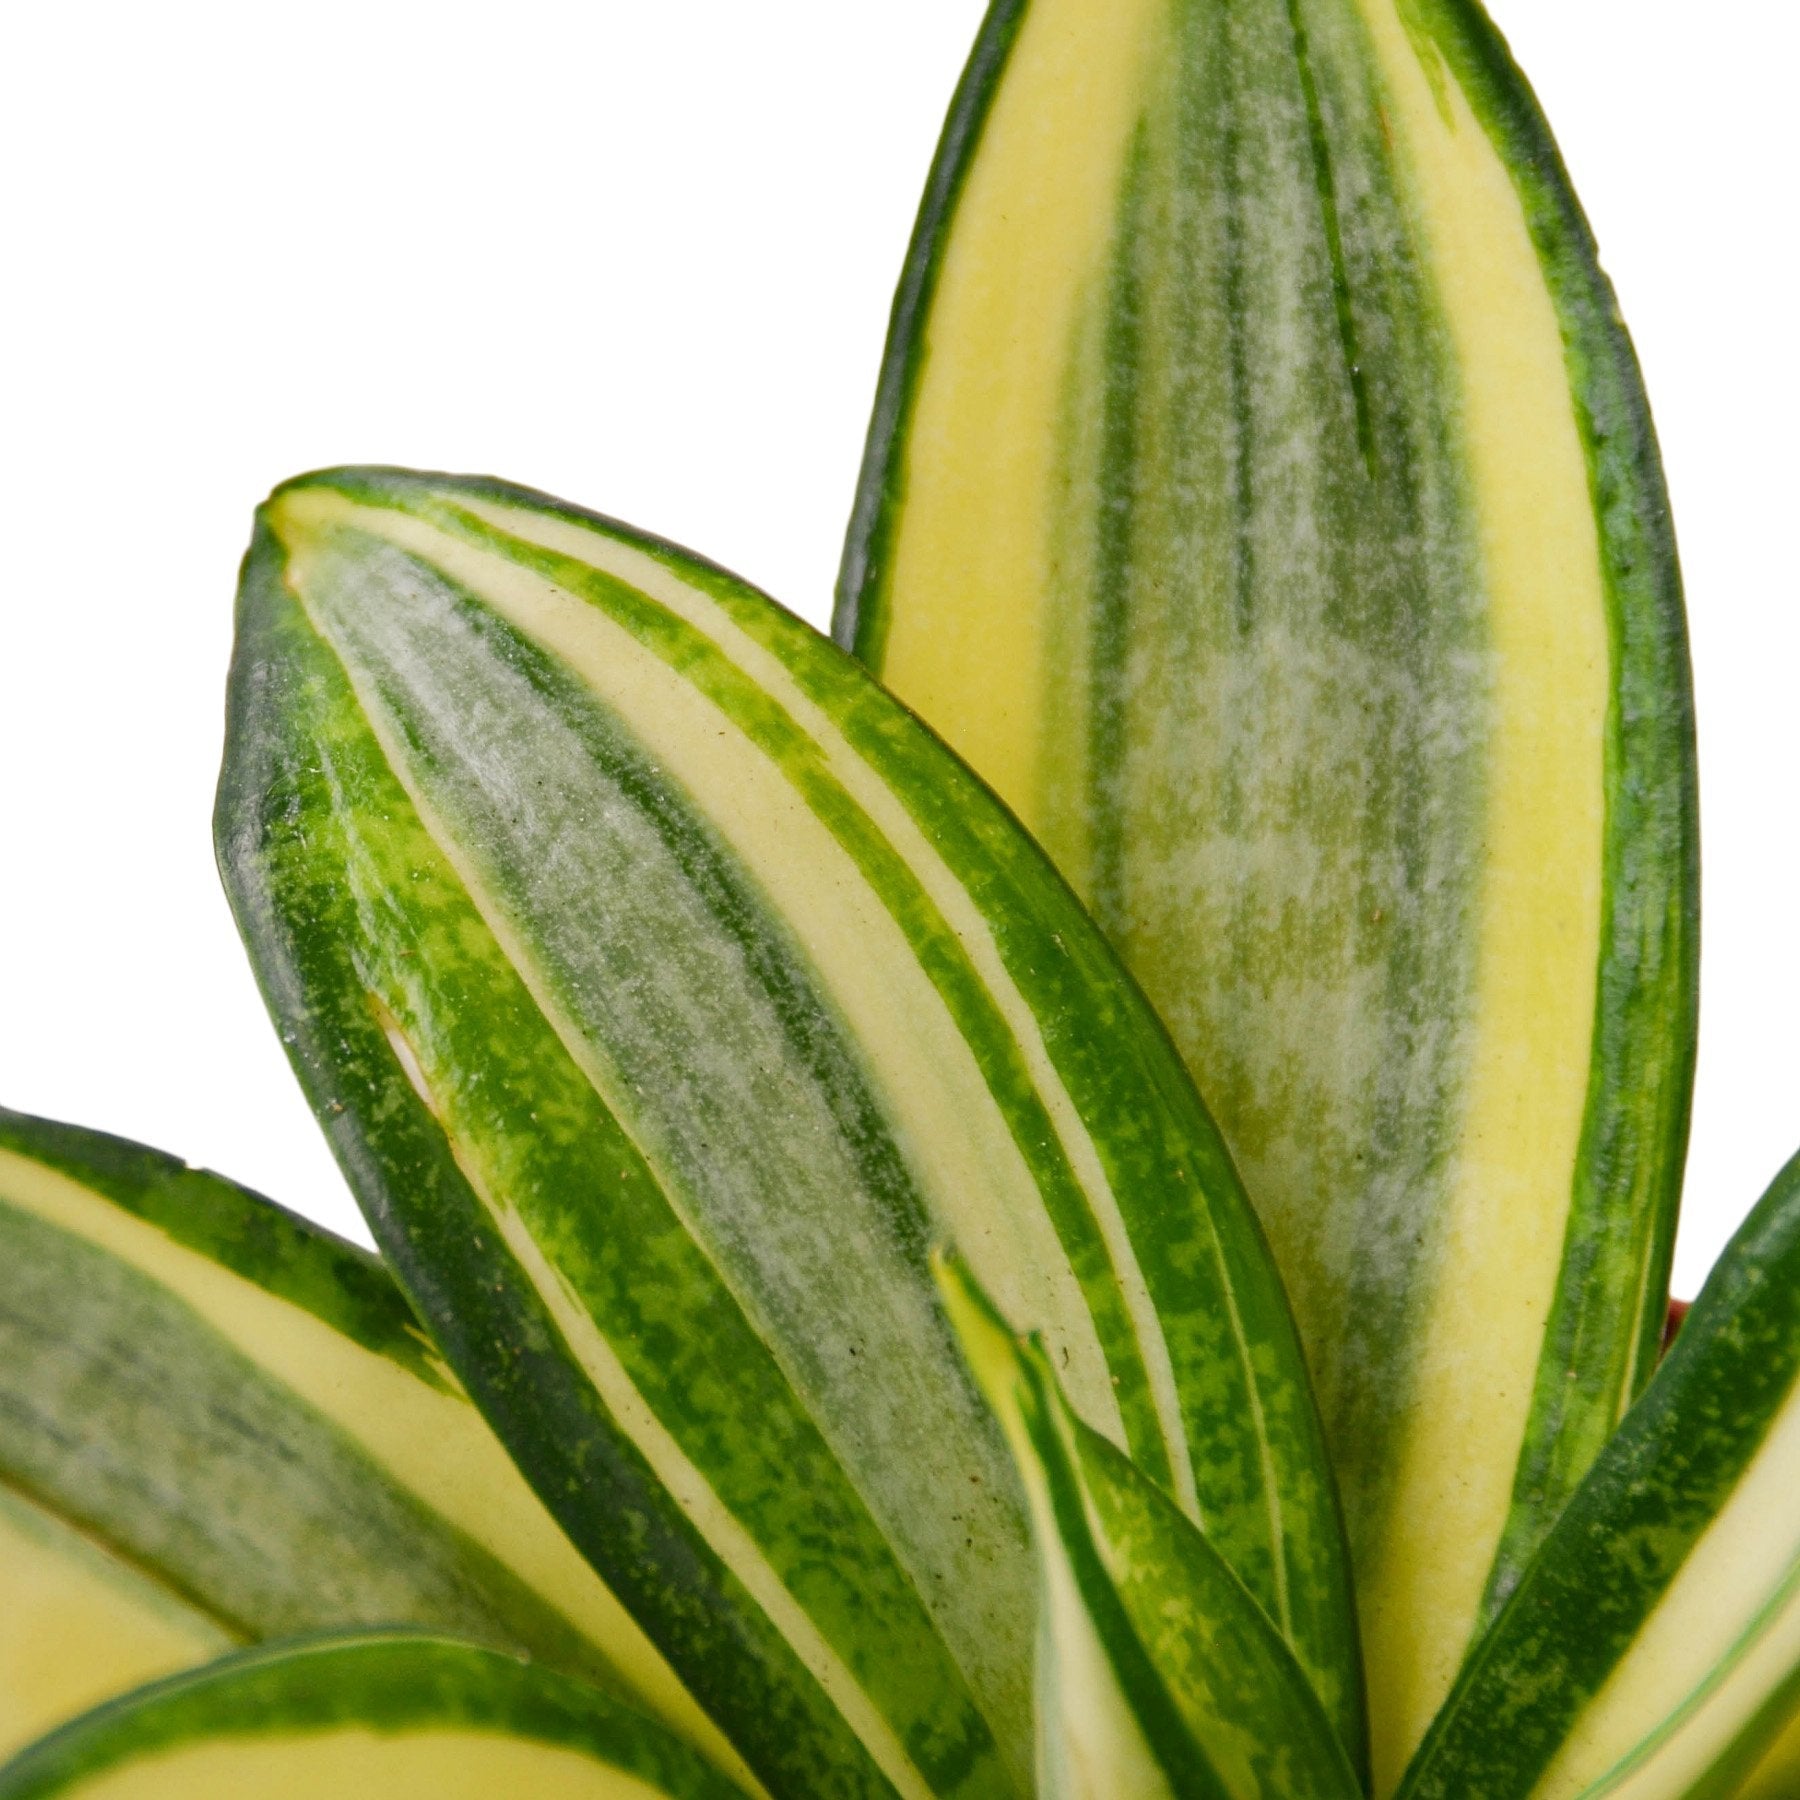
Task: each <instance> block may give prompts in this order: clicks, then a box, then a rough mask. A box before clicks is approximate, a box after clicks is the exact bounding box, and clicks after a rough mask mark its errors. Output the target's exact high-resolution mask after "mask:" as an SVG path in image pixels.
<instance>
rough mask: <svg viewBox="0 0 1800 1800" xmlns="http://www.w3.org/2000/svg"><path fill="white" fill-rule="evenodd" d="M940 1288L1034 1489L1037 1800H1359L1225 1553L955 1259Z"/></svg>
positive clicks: (1301, 1676) (1285, 1651)
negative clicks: (1093, 1418) (1081, 1411)
mask: <svg viewBox="0 0 1800 1800" xmlns="http://www.w3.org/2000/svg"><path fill="white" fill-rule="evenodd" d="M938 1280H939V1284H940V1286H941V1287H942V1289H943V1292H944V1296H945V1301H946V1304H947V1306H948V1309H949V1313H950V1317H951V1319H952V1321H953V1322H954V1324H955V1325H956V1328H957V1333H958V1336H959V1337H960V1339H961V1341H962V1346H963V1350H964V1353H965V1354H966V1355H967V1357H968V1359H969V1364H970V1367H971V1368H972V1369H973V1370H974V1373H975V1378H976V1380H977V1381H978V1382H979V1383H980V1385H981V1389H982V1392H983V1393H984V1394H985V1395H986V1396H987V1399H988V1403H989V1404H990V1405H991V1406H992V1407H993V1409H994V1411H995V1414H996V1415H997V1416H998V1418H999V1420H1000V1422H1001V1425H1002V1427H1003V1429H1004V1430H1005V1432H1006V1437H1007V1442H1008V1444H1009V1445H1010V1446H1011V1449H1012V1454H1013V1458H1014V1460H1015V1462H1016V1463H1017V1464H1018V1467H1019V1472H1020V1475H1021V1477H1022V1479H1023V1482H1024V1487H1025V1492H1026V1496H1027V1499H1028V1503H1029V1506H1030V1510H1031V1520H1032V1534H1033V1537H1034V1539H1035V1541H1036V1544H1037V1552H1038V1581H1039V1627H1038V1668H1037V1698H1038V1792H1039V1793H1040V1794H1041V1795H1043V1796H1044V1797H1045V1800H1128V1797H1129V1800H1135V1797H1137V1796H1143V1797H1144V1800H1151V1797H1153V1796H1169V1797H1170V1800H1357V1796H1359V1795H1360V1793H1361V1791H1362V1790H1361V1788H1360V1786H1359V1785H1358V1782H1357V1779H1356V1775H1355V1772H1354V1771H1353V1769H1352V1768H1351V1766H1350V1762H1349V1759H1348V1757H1347V1756H1346V1754H1345V1751H1344V1748H1343V1745H1342V1744H1341V1742H1340V1741H1339V1739H1338V1737H1337V1735H1336V1733H1335V1732H1334V1731H1333V1729H1332V1726H1331V1722H1330V1721H1329V1720H1328V1719H1327V1718H1326V1716H1325V1712H1324V1709H1323V1708H1322V1707H1321V1705H1320V1703H1319V1700H1318V1696H1317V1695H1316V1694H1315V1693H1314V1692H1313V1690H1312V1687H1311V1685H1310V1684H1309V1683H1308V1681H1307V1678H1306V1675H1305V1672H1304V1671H1303V1670H1302V1669H1301V1667H1300V1664H1299V1663H1298V1662H1297V1661H1296V1660H1295V1657H1294V1654H1293V1652H1292V1651H1291V1650H1290V1649H1289V1648H1288V1647H1287V1645H1286V1644H1285V1643H1284V1642H1283V1641H1282V1639H1281V1637H1280V1635H1279V1634H1278V1633H1277V1632H1276V1631H1275V1629H1274V1627H1273V1626H1272V1625H1271V1624H1270V1623H1269V1620H1268V1617H1267V1616H1266V1615H1265V1614H1264V1612H1263V1610H1262V1608H1261V1607H1260V1606H1258V1605H1257V1603H1256V1601H1255V1600H1254V1599H1253V1598H1252V1596H1251V1594H1250V1592H1249V1590H1248V1589H1247V1588H1246V1587H1245V1586H1244V1584H1243V1583H1242V1582H1241V1581H1239V1580H1238V1578H1237V1577H1236V1576H1235V1575H1234V1574H1232V1572H1231V1570H1230V1569H1229V1568H1228V1567H1227V1566H1226V1564H1225V1562H1224V1561H1223V1560H1222V1559H1221V1557H1220V1556H1219V1554H1218V1552H1217V1551H1216V1550H1214V1549H1213V1548H1212V1546H1211V1545H1210V1544H1208V1542H1207V1541H1206V1538H1205V1537H1204V1535H1203V1534H1202V1533H1200V1532H1199V1531H1197V1530H1196V1529H1195V1528H1194V1526H1193V1524H1192V1523H1191V1522H1190V1521H1189V1520H1188V1519H1187V1518H1185V1517H1184V1516H1183V1515H1182V1513H1181V1511H1180V1510H1179V1508H1177V1507H1176V1506H1175V1505H1174V1504H1173V1503H1172V1502H1171V1501H1170V1500H1169V1499H1168V1497H1167V1495H1165V1494H1164V1493H1163V1492H1162V1490H1161V1489H1160V1488H1158V1487H1157V1486H1156V1485H1155V1484H1154V1483H1152V1482H1150V1481H1148V1480H1146V1479H1145V1478H1144V1476H1143V1475H1142V1474H1141V1473H1140V1472H1139V1471H1138V1470H1137V1468H1136V1467H1135V1466H1134V1465H1133V1464H1132V1463H1131V1462H1130V1461H1129V1460H1128V1459H1127V1458H1126V1457H1124V1456H1123V1455H1121V1454H1120V1452H1119V1451H1118V1450H1117V1449H1115V1448H1114V1447H1113V1445H1112V1444H1110V1443H1109V1442H1108V1441H1107V1440H1106V1439H1105V1438H1103V1437H1101V1436H1100V1435H1099V1434H1098V1433H1097V1432H1095V1431H1093V1430H1091V1429H1090V1428H1089V1427H1088V1426H1086V1425H1084V1424H1082V1423H1081V1421H1080V1420H1079V1419H1078V1418H1076V1416H1075V1414H1074V1412H1073V1411H1072V1410H1071V1408H1070V1407H1069V1404H1068V1402H1067V1400H1066V1399H1065V1398H1064V1397H1063V1393H1062V1389H1061V1388H1060V1387H1059V1386H1058V1384H1057V1381H1056V1377H1055V1375H1054V1374H1052V1372H1051V1367H1050V1362H1049V1359H1048V1357H1047V1356H1046V1355H1045V1353H1044V1346H1043V1343H1042V1341H1041V1340H1039V1339H1036V1338H1032V1339H1021V1338H1018V1337H1015V1336H1014V1335H1013V1333H1012V1332H1011V1330H1010V1329H1009V1327H1008V1326H1007V1324H1006V1321H1005V1320H1004V1319H1003V1318H1002V1317H1001V1315H1000V1314H999V1312H998V1311H997V1310H996V1309H995V1307H994V1305H993V1303H992V1302H991V1301H990V1300H989V1299H988V1297H987V1295H986V1294H984V1293H983V1292H982V1290H981V1288H980V1285H979V1284H978V1283H977V1282H976V1281H975V1280H974V1278H973V1277H972V1276H971V1275H970V1273H969V1271H968V1269H967V1267H966V1266H965V1265H964V1264H963V1263H962V1262H961V1261H959V1260H957V1259H956V1258H954V1257H951V1258H945V1259H942V1260H940V1262H939V1265H938Z"/></svg>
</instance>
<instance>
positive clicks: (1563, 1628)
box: [1401, 1159, 1800, 1800]
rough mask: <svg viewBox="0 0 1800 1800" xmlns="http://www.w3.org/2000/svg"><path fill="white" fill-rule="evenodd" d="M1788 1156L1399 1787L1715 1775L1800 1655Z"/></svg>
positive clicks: (1798, 1234) (1798, 1412) (1795, 1213)
mask: <svg viewBox="0 0 1800 1800" xmlns="http://www.w3.org/2000/svg"><path fill="white" fill-rule="evenodd" d="M1796 1269H1800V1159H1796V1161H1794V1162H1791V1163H1789V1164H1788V1166H1787V1167H1786V1168H1785V1169H1784V1170H1782V1172H1781V1173H1780V1174H1779V1175H1778V1176H1777V1177H1776V1179H1775V1181H1774V1183H1773V1184H1772V1185H1771V1187H1770V1189H1769V1191H1768V1192H1767V1193H1766V1194H1765V1195H1764V1196H1763V1198H1762V1200H1761V1201H1760V1202H1759V1204H1758V1206H1757V1208H1756V1210H1755V1211H1754V1212H1753V1213H1752V1214H1751V1216H1750V1219H1749V1221H1748V1222H1747V1223H1746V1224H1745V1226H1744V1227H1743V1229H1742V1230H1741V1231H1740V1232H1739V1233H1738V1235H1737V1236H1736V1237H1735V1238H1734V1239H1733V1241H1732V1243H1731V1245H1730V1247H1729V1248H1728V1249H1727V1251H1726V1253H1725V1255H1724V1256H1723V1257H1722V1258H1721V1259H1720V1262H1719V1264H1718V1265H1717V1267H1716V1268H1715V1270H1714V1272H1713V1274H1712V1276H1711V1277H1710V1278H1709V1280H1708V1282H1707V1285H1706V1288H1705V1290H1704V1292H1703V1294H1702V1297H1701V1299H1700V1301H1698V1302H1697V1303H1696V1304H1695V1307H1694V1309H1693V1312H1692V1313H1691V1314H1690V1315H1689V1318H1688V1321H1687V1323H1686V1324H1685V1325H1684V1326H1683V1328H1682V1331H1681V1334H1680V1335H1679V1336H1678V1337H1677V1338H1676V1340H1675V1343H1674V1346H1673V1347H1672V1348H1671V1350H1670V1352H1669V1354H1668V1356H1667V1358H1666V1359H1665V1361H1664V1362H1663V1365H1662V1367H1661V1368H1660V1369H1659V1370H1658V1371H1657V1374H1656V1376H1655V1378H1654V1379H1653V1380H1652V1381H1651V1383H1650V1386H1649V1387H1648V1389H1647V1390H1646V1391H1645V1394H1644V1396H1643V1398H1642V1399H1641V1400H1640V1401H1639V1402H1638V1404H1637V1405H1636V1406H1635V1407H1634V1408H1633V1409H1632V1411H1631V1412H1630V1413H1629V1414H1627V1416H1626V1418H1625V1421H1624V1423H1623V1424H1622V1425H1621V1427H1620V1428H1619V1430H1618V1432H1617V1433H1616V1434H1615V1435H1614V1437H1613V1439H1612V1441H1611V1442H1610V1443H1609V1444H1608V1445H1607V1447H1606V1449H1605V1451H1603V1452H1602V1454H1601V1456H1600V1458H1599V1460H1598V1461H1597V1462H1596V1463H1595V1465H1594V1468H1593V1470H1592V1471H1591V1472H1590V1474H1589V1475H1588V1477H1587V1479H1586V1480H1585V1481H1584V1482H1583V1483H1582V1485H1581V1487H1580V1488H1579V1489H1577V1491H1576V1493H1575V1496H1574V1497H1573V1498H1572V1499H1571V1501H1570V1502H1569V1505H1568V1507H1567V1508H1566V1509H1565V1511H1564V1513H1563V1515H1562V1516H1561V1517H1560V1518H1559V1519H1558V1520H1557V1522H1556V1524H1555V1526H1554V1527H1553V1528H1552V1529H1551V1531H1550V1533H1549V1535H1548V1536H1547V1537H1546V1539H1545V1540H1544V1543H1543V1546H1542V1547H1541V1549H1540V1550H1539V1551H1538V1553H1537V1555H1536V1557H1534V1559H1533V1560H1532V1562H1531V1563H1530V1564H1529V1565H1528V1566H1527V1568H1526V1571H1525V1574H1524V1576H1523V1577H1522V1579H1521V1580H1520V1582H1519V1584H1518V1587H1517V1589H1516V1591H1515V1594H1514V1596H1513V1598H1512V1599H1511V1600H1509V1602H1508V1603H1507V1605H1506V1607H1505V1608H1504V1609H1503V1610H1502V1612H1501V1614H1500V1616H1499V1618H1498V1619H1497V1621H1496V1622H1495V1624H1494V1625H1493V1627H1492V1628H1491V1629H1490V1631H1489V1632H1488V1634H1487V1635H1486V1636H1485V1637H1484V1638H1483V1639H1482V1640H1481V1641H1480V1642H1479V1643H1478V1644H1477V1646H1476V1648H1475V1650H1474V1652H1473V1653H1472V1655H1471V1657H1470V1661H1469V1664H1468V1666H1467V1668H1466V1669H1465V1670H1464V1672H1463V1674H1462V1676H1461V1678H1460V1679H1459V1681H1458V1683H1457V1686H1456V1689H1455V1691H1454V1692H1453V1694H1452V1696H1451V1699H1450V1701H1449V1702H1448V1703H1447V1705H1446V1707H1445V1710H1444V1712H1443V1713H1442V1714H1441V1715H1440V1717H1439V1719H1438V1721H1437V1722H1436V1724H1435V1725H1434V1727H1433V1730H1432V1732H1431V1734H1430V1736H1429V1737H1428V1738H1427V1739H1426V1742H1425V1744H1424V1746H1423V1747H1422V1749H1421V1750H1420V1753H1419V1756H1418V1758H1417V1760H1416V1761H1415V1763H1414V1765H1413V1767H1412V1769H1411V1770H1410V1771H1409V1772H1408V1775H1407V1779H1406V1781H1405V1783H1404V1785H1403V1787H1402V1790H1401V1791H1402V1793H1404V1794H1405V1795H1407V1796H1408V1800H1412V1797H1413V1796H1419V1797H1421V1800H1422V1797H1423V1796H1427V1795H1447V1794H1452V1793H1465V1792H1468V1791H1470V1788H1471V1784H1472V1785H1473V1786H1474V1787H1477V1788H1479V1789H1480V1791H1481V1792H1483V1793H1492V1794H1493V1795H1494V1796H1495V1797H1496V1800H1506V1796H1510V1795H1524V1794H1531V1795H1533V1796H1542V1797H1543V1800H1549V1797H1550V1796H1552V1795H1559V1796H1561V1795H1567V1796H1575V1795H1592V1796H1594V1800H1599V1797H1600V1796H1601V1795H1615V1796H1618V1800H1625V1797H1626V1796H1630V1800H1660V1797H1662V1796H1671V1797H1673V1796H1680V1797H1683V1800H1685V1797H1686V1796H1689V1795H1695V1796H1698V1795H1702V1794H1713V1793H1717V1792H1724V1791H1729V1789H1730V1788H1731V1787H1732V1786H1733V1785H1734V1784H1735V1778H1736V1777H1737V1776H1738V1775H1740V1774H1742V1773H1744V1772H1745V1770H1746V1768H1747V1766H1748V1764H1749V1763H1750V1762H1753V1761H1754V1759H1755V1758H1756V1756H1758V1755H1759V1754H1760V1753H1761V1752H1762V1751H1763V1750H1764V1749H1766V1748H1767V1747H1768V1746H1769V1744H1770V1742H1771V1740H1772V1739H1773V1738H1774V1737H1775V1735H1776V1733H1777V1732H1778V1731H1779V1730H1780V1728H1781V1726H1782V1724H1783V1722H1784V1719H1785V1717H1786V1713H1787V1711H1788V1708H1789V1707H1790V1705H1791V1700H1792V1694H1793V1687H1794V1682H1795V1680H1796V1672H1797V1671H1800V1574H1797V1571H1800V1531H1797V1530H1796V1529H1795V1528H1794V1526H1793V1524H1792V1507H1791V1504H1789V1502H1790V1500H1791V1496H1792V1493H1793V1487H1794V1482H1795V1480H1796V1478H1797V1476H1796V1471H1797V1470H1800V1329H1797V1319H1800V1313H1797V1302H1796V1295H1797V1293H1800V1287H1797V1285H1796V1281H1795V1271H1796Z"/></svg>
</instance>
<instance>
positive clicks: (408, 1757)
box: [55, 1730, 666, 1800]
mask: <svg viewBox="0 0 1800 1800" xmlns="http://www.w3.org/2000/svg"><path fill="white" fill-rule="evenodd" d="M55 1791H56V1792H57V1793H58V1794H66V1795H69V1796H71V1800H73V1796H76V1795H80V1796H82V1800H242V1797H243V1796H244V1795H246V1794H254V1795H256V1796H257V1800H319V1797H320V1796H321V1795H323V1794H343V1795H347V1796H348V1795H373V1794H379V1795H380V1796H381V1797H382V1800H492V1797H493V1796H495V1795H499V1794H518V1795H523V1794H529V1795H530V1796H531V1800H657V1797H658V1796H659V1795H662V1794H664V1793H665V1792H666V1790H665V1789H663V1788H661V1787H653V1786H651V1785H650V1784H649V1783H648V1782H645V1781H640V1780H639V1779H638V1777H637V1776H635V1775H627V1774H625V1773H624V1772H623V1771H621V1770H619V1769H614V1768H609V1767H608V1766H607V1765H606V1764H605V1763H602V1762H597V1761H595V1760H594V1758H592V1757H591V1756H584V1755H582V1754H581V1752H580V1751H577V1750H565V1749H562V1748H560V1747H558V1746H555V1745H550V1744H536V1743H531V1742H528V1741H526V1740H523V1739H518V1738H507V1737H502V1736H500V1735H499V1734H498V1733H492V1732H481V1731H448V1730H438V1731H406V1732H402V1733H400V1734H398V1735H389V1734H382V1735H377V1733H375V1732H373V1731H355V1730H338V1731H330V1732H318V1733H308V1734H306V1735H304V1736H303V1735H301V1734H300V1733H298V1732H283V1733H280V1734H277V1735H274V1736H270V1737H262V1738H251V1737H246V1738H238V1739H225V1740H223V1741H220V1740H217V1739H211V1740H208V1741H205V1742H198V1743H190V1744H181V1745H179V1746H177V1747H176V1748H174V1749H172V1750H163V1751H161V1752H159V1753H156V1754H153V1755H150V1756H140V1757H136V1758H133V1759H132V1760H131V1761H130V1762H128V1763H126V1764H124V1765H123V1766H122V1767H117V1768H113V1769H109V1770H106V1771H104V1772H103V1773H101V1774H99V1775H95V1776H90V1777H89V1778H88V1779H86V1780H81V1779H79V1778H78V1779H76V1780H75V1781H73V1782H71V1783H69V1784H68V1785H67V1786H59V1787H58V1788H57V1789H56V1790H55Z"/></svg>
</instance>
